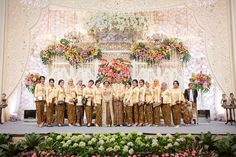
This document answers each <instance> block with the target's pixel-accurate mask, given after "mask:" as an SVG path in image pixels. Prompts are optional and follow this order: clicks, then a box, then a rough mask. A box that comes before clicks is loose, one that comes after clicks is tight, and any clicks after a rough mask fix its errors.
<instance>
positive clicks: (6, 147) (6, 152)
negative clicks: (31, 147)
mask: <svg viewBox="0 0 236 157" xmlns="http://www.w3.org/2000/svg"><path fill="white" fill-rule="evenodd" d="M24 149H25V147H24V146H23V145H22V143H21V142H17V143H16V144H14V143H8V144H2V145H0V154H1V157H13V156H16V155H17V154H18V153H20V152H22V151H23V150H24Z"/></svg>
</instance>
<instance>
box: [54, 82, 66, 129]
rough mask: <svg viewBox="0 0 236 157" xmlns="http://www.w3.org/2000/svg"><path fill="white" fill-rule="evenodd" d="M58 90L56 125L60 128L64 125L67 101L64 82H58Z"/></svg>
mask: <svg viewBox="0 0 236 157" xmlns="http://www.w3.org/2000/svg"><path fill="white" fill-rule="evenodd" d="M58 85H59V86H58V88H57V91H56V100H55V101H56V123H57V125H58V126H59V127H60V126H62V125H63V124H64V112H65V99H66V91H65V88H64V80H59V81H58Z"/></svg>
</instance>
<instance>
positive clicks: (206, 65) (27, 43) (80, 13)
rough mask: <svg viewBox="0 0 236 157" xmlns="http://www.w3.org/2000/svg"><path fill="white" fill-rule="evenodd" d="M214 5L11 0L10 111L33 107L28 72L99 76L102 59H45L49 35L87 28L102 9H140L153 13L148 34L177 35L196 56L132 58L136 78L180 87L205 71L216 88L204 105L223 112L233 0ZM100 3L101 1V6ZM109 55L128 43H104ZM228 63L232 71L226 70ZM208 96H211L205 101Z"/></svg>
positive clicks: (228, 87)
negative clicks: (151, 62) (162, 61)
mask: <svg viewBox="0 0 236 157" xmlns="http://www.w3.org/2000/svg"><path fill="white" fill-rule="evenodd" d="M216 2H217V3H216V4H214V5H210V6H204V5H199V4H198V1H197V0H193V1H190V0H153V1H150V0H149V1H141V0H138V1H135V2H132V1H128V2H127V1H115V0H114V1H113V0H111V1H99V0H98V1H94V0H93V1H92V0H91V1H90V0H88V1H86V2H85V1H79V0H73V1H72V0H70V1H62V0H51V1H50V2H49V3H48V4H47V5H46V6H45V7H33V8H29V7H27V6H25V5H23V4H21V3H20V1H15V0H9V1H8V2H7V3H8V8H7V9H8V17H7V32H6V38H7V39H8V40H7V45H6V52H5V53H6V55H5V59H6V63H5V76H4V90H5V91H6V93H7V94H8V95H10V97H9V103H10V107H9V108H8V110H9V111H8V113H10V114H17V115H18V117H20V118H22V116H23V110H24V109H33V108H35V105H34V103H33V97H32V95H31V94H30V93H29V92H28V91H27V90H26V89H25V87H24V85H23V79H24V76H25V74H27V73H28V72H39V73H41V74H44V75H45V76H47V77H54V78H56V80H58V79H60V78H64V79H65V80H67V79H69V78H71V77H72V78H74V79H75V81H76V80H77V79H83V80H84V81H87V80H88V79H90V78H93V79H95V78H96V73H97V68H98V61H93V62H91V63H89V64H86V65H82V66H80V67H79V68H78V69H74V68H73V67H71V66H70V65H68V64H67V63H65V62H64V61H63V60H61V59H57V60H56V62H54V64H53V65H52V66H51V67H47V66H44V65H42V63H41V60H40V57H39V52H40V50H42V49H43V48H45V47H46V46H47V45H48V44H49V42H50V41H52V40H55V39H60V38H62V37H63V35H64V34H65V33H67V32H70V31H79V32H81V33H86V28H84V23H85V21H86V20H88V18H89V17H90V16H92V15H95V14H96V13H99V12H113V11H115V12H126V11H127V10H129V11H130V12H135V13H137V14H141V15H144V16H146V17H147V18H148V19H149V22H150V23H149V32H147V34H148V35H152V34H155V33H160V34H164V35H166V36H168V37H177V38H180V39H181V40H183V41H184V43H185V45H186V46H187V47H188V48H189V51H190V54H191V56H192V59H191V61H190V63H188V64H187V65H186V66H184V67H182V66H181V65H178V64H177V65H176V64H174V65H173V64H171V63H167V64H166V66H163V67H158V66H153V67H148V65H146V64H143V63H139V62H132V64H133V74H132V75H133V78H137V79H140V78H144V79H146V80H149V81H153V79H154V78H157V79H159V80H160V81H166V82H168V84H169V86H171V85H172V81H173V80H174V79H178V80H179V81H180V83H181V88H182V89H184V88H186V87H187V83H188V81H189V77H190V76H191V74H192V73H198V72H200V71H203V72H204V73H208V74H211V76H212V77H213V84H212V88H211V90H210V92H209V93H207V94H205V95H204V97H201V96H199V109H210V110H211V113H212V115H211V116H212V118H215V117H217V114H219V113H222V109H221V108H220V102H219V99H220V94H221V93H222V92H226V93H229V92H232V91H233V90H234V87H235V83H234V81H233V79H234V78H233V66H232V65H233V64H232V50H231V40H230V22H229V18H230V16H229V4H228V0H218V1H216ZM98 4H99V6H98ZM102 51H103V52H104V55H105V56H107V57H108V58H109V59H112V58H116V56H123V57H124V58H126V57H127V55H126V53H127V52H128V51H129V49H127V48H122V46H118V47H106V46H103V47H102ZM225 69H227V71H226V70H225ZM205 100H206V101H205Z"/></svg>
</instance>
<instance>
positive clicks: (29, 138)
mask: <svg viewBox="0 0 236 157" xmlns="http://www.w3.org/2000/svg"><path fill="white" fill-rule="evenodd" d="M43 140H44V137H43V136H41V135H39V134H35V133H32V134H26V135H25V140H23V141H22V143H23V145H24V146H25V148H26V150H34V149H36V147H37V146H39V145H40V144H41V143H42V142H43Z"/></svg>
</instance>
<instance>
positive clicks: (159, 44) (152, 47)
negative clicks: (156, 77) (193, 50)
mask: <svg viewBox="0 0 236 157" xmlns="http://www.w3.org/2000/svg"><path fill="white" fill-rule="evenodd" d="M173 53H175V54H176V57H177V58H178V59H179V60H180V61H181V62H182V63H186V62H189V61H190V58H191V55H190V54H189V51H188V49H187V48H186V47H185V46H184V45H183V43H182V42H181V41H180V40H179V39H177V38H167V37H159V38H158V39H154V40H152V41H150V42H149V43H147V44H144V43H138V44H135V45H134V46H133V49H132V51H131V52H130V58H131V59H135V60H139V61H143V62H147V63H148V64H156V63H158V64H159V63H161V62H162V61H164V60H170V59H171V54H173Z"/></svg>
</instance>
